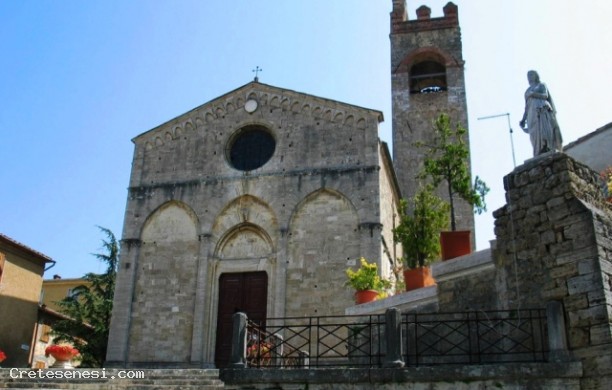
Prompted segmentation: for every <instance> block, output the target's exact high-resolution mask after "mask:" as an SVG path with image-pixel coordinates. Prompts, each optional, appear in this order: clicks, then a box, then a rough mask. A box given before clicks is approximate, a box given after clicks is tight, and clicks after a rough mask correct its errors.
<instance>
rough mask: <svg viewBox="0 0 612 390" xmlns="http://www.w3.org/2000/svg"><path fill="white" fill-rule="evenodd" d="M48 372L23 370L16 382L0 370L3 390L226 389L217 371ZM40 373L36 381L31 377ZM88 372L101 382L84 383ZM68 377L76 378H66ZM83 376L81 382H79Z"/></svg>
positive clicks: (87, 380) (10, 375) (0, 381)
mask: <svg viewBox="0 0 612 390" xmlns="http://www.w3.org/2000/svg"><path fill="white" fill-rule="evenodd" d="M46 371H47V370H42V371H40V372H39V371H38V370H23V369H20V372H22V373H23V374H22V377H21V378H13V377H12V376H14V375H15V372H14V371H13V372H11V371H10V369H0V389H39V390H40V389H78V390H124V389H125V390H128V389H129V390H191V389H203V390H213V389H223V388H224V383H223V382H222V381H221V380H220V379H219V370H216V369H183V370H181V369H138V370H136V369H131V370H120V369H104V370H103V369H89V370H88V369H75V370H62V372H54V373H48V372H46ZM119 371H125V372H126V373H128V372H131V373H132V374H136V373H137V372H139V373H141V374H142V378H134V379H126V378H119V377H118V376H119V375H118V374H119ZM31 372H34V373H36V377H35V378H30V377H28V375H33V374H30V373H31ZM85 372H89V376H92V375H93V373H94V372H95V373H97V376H99V378H88V379H84V378H83V375H84V374H85ZM40 375H54V376H57V375H62V376H63V377H64V378H54V377H51V378H44V377H40ZM66 375H70V376H72V378H70V379H67V378H65V377H66ZM79 376H80V378H79Z"/></svg>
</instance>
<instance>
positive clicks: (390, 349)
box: [383, 307, 404, 368]
mask: <svg viewBox="0 0 612 390" xmlns="http://www.w3.org/2000/svg"><path fill="white" fill-rule="evenodd" d="M385 341H386V343H387V354H386V355H385V360H384V362H383V366H384V367H386V368H399V367H404V360H402V345H403V342H402V313H401V312H400V311H399V309H398V308H395V307H392V308H390V309H387V311H386V312H385Z"/></svg>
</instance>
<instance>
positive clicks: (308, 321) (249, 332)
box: [232, 309, 548, 368]
mask: <svg viewBox="0 0 612 390" xmlns="http://www.w3.org/2000/svg"><path fill="white" fill-rule="evenodd" d="M390 310H395V311H396V312H397V320H396V322H397V324H395V325H393V324H391V323H390V322H392V321H391V320H390V319H389V318H390V317H388V316H387V317H386V316H385V315H365V316H325V317H299V318H271V319H267V320H266V321H265V323H260V324H256V323H253V322H250V321H246V316H245V318H244V321H243V323H244V324H245V327H246V329H245V331H244V332H242V333H236V332H235V335H236V334H241V335H242V336H237V337H238V340H236V339H235V340H234V342H235V343H236V342H242V343H244V344H243V345H244V348H242V347H238V348H236V349H235V351H239V352H238V353H239V354H240V355H237V356H233V357H232V362H233V363H232V365H233V366H234V367H283V368H298V367H301V368H303V367H382V366H393V367H397V366H398V364H399V365H400V366H401V365H408V366H419V365H440V364H493V363H508V362H541V361H546V359H547V349H548V339H547V317H546V310H545V309H531V310H512V311H486V312H485V311H479V312H462V313H430V314H401V317H400V314H399V311H397V309H390ZM238 315H242V316H244V314H242V313H239V314H238ZM400 318H401V321H400ZM235 329H236V328H235ZM241 337H242V338H243V339H242V340H240V338H241ZM235 338H236V336H235ZM387 346H389V347H387ZM243 351H245V352H243ZM398 362H399V363H398Z"/></svg>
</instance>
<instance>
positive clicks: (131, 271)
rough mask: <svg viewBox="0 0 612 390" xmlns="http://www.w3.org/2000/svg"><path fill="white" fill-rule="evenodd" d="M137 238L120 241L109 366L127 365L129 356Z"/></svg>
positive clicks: (109, 337) (107, 365)
mask: <svg viewBox="0 0 612 390" xmlns="http://www.w3.org/2000/svg"><path fill="white" fill-rule="evenodd" d="M141 244H142V242H141V241H140V240H138V239H124V240H122V241H121V260H120V261H119V270H118V272H117V280H116V283H115V294H114V298H113V312H112V316H111V323H110V332H109V335H108V349H107V352H106V363H105V366H106V367H125V365H126V363H127V359H128V351H129V345H128V344H129V337H130V322H131V318H132V298H133V294H134V285H135V283H136V269H137V264H138V256H139V255H140V246H141Z"/></svg>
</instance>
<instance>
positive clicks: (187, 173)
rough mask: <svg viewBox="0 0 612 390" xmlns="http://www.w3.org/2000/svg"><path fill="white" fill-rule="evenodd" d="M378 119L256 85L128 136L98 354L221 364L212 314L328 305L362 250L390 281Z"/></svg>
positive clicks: (341, 293) (387, 203)
mask: <svg viewBox="0 0 612 390" xmlns="http://www.w3.org/2000/svg"><path fill="white" fill-rule="evenodd" d="M382 119H383V118H382V113H381V112H379V111H375V110H369V109H364V108H361V107H356V106H351V105H348V104H344V103H339V102H335V101H332V100H328V99H321V98H317V97H314V96H310V95H305V94H302V93H298V92H294V91H288V90H284V89H279V88H276V87H272V86H269V85H265V84H262V83H259V82H256V81H255V82H251V83H249V84H247V85H245V86H243V87H240V88H238V89H237V90H235V91H232V92H230V93H228V94H226V95H224V96H221V97H219V98H217V99H215V100H213V101H211V102H209V103H206V104H204V105H203V106H201V107H198V108H196V109H195V110H193V111H190V112H188V113H186V114H184V115H181V116H179V117H178V118H175V119H174V120H172V121H170V122H168V123H166V124H163V125H161V126H159V127H157V128H155V129H153V130H151V131H149V132H147V133H144V134H142V135H140V136H138V137H136V138H135V139H134V143H135V153H134V160H133V166H132V175H131V182H130V187H129V198H128V203H127V209H126V218H125V226H124V232H123V247H122V258H121V264H122V266H121V270H120V272H119V276H118V281H117V290H116V293H115V308H114V312H113V323H112V331H111V338H110V342H109V355H108V360H109V361H110V362H122V364H125V363H128V364H133V365H139V364H142V365H147V364H154V365H161V366H163V365H178V366H189V365H198V366H199V365H202V364H212V363H213V362H214V361H215V356H216V360H217V361H218V362H220V363H223V356H221V357H220V356H219V354H220V353H221V352H220V351H219V350H217V351H215V350H216V349H217V348H216V343H217V335H218V334H219V332H221V329H218V328H221V327H223V328H224V329H225V330H231V323H229V324H228V323H227V318H225V321H223V320H221V319H220V316H223V315H225V316H227V315H229V317H230V321H231V314H233V312H234V311H235V310H247V311H251V312H253V311H257V310H261V313H260V315H261V316H262V317H263V318H265V317H266V316H267V317H268V318H271V317H287V316H304V315H307V316H318V315H331V314H341V313H342V312H343V311H344V308H345V307H347V306H350V305H352V304H353V297H352V291H351V290H350V289H349V288H347V287H346V286H344V282H345V280H346V276H345V269H346V268H348V267H352V266H355V265H357V264H358V259H359V257H361V256H363V257H366V258H367V259H369V260H370V261H374V262H376V263H377V264H378V265H379V267H380V269H381V271H382V273H383V274H384V275H385V276H387V277H389V276H390V274H391V268H392V266H393V265H394V264H393V263H394V258H395V256H394V253H395V251H396V250H395V247H394V245H393V239H392V231H391V229H392V227H393V220H394V218H395V217H396V216H395V209H396V206H397V203H398V201H399V191H398V188H397V182H396V180H395V177H394V172H393V168H392V165H391V160H390V155H389V152H388V150H387V146H386V145H385V144H384V143H382V142H380V141H379V139H378V125H379V123H380V122H381V121H382ZM239 152H240V153H239ZM237 154H238V155H237ZM244 155H246V157H244ZM224 275H230V276H232V277H236V278H234V279H231V280H229V281H228V283H229V285H227V286H224V285H221V284H220V283H222V282H223V276H224ZM251 276H253V278H254V279H253V278H251ZM258 276H263V278H259V279H258ZM224 289H226V290H227V291H228V294H225V295H229V297H226V298H223V297H222V296H223V295H224V291H225V290H224ZM241 289H242V290H245V291H246V292H247V293H246V294H245V295H246V296H240V297H235V296H232V294H231V291H238V290H241ZM253 291H259V292H260V293H255V292H253ZM224 309H228V310H226V311H224ZM254 316H257V314H254ZM221 355H222V353H221ZM219 359H221V360H219Z"/></svg>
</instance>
